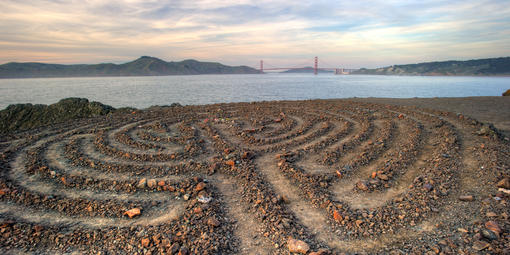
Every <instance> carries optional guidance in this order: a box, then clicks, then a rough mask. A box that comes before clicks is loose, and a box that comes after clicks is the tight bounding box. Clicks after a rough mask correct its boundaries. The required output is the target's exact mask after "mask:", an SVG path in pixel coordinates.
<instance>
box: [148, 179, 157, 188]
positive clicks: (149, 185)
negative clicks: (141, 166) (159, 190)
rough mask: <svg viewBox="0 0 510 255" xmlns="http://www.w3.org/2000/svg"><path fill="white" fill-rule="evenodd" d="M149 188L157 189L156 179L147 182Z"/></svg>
mask: <svg viewBox="0 0 510 255" xmlns="http://www.w3.org/2000/svg"><path fill="white" fill-rule="evenodd" d="M147 186H148V187H149V188H155V187H156V179H149V180H148V181H147Z"/></svg>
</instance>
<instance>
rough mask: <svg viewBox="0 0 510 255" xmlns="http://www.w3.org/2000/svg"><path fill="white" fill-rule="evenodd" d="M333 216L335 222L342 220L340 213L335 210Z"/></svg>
mask: <svg viewBox="0 0 510 255" xmlns="http://www.w3.org/2000/svg"><path fill="white" fill-rule="evenodd" d="M333 218H334V219H335V221H336V222H341V221H342V220H344V217H343V216H342V214H340V213H339V212H338V211H337V210H335V211H334V212H333Z"/></svg>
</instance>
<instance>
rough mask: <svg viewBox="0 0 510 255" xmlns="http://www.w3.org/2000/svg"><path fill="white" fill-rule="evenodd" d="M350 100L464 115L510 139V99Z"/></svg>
mask: <svg viewBox="0 0 510 255" xmlns="http://www.w3.org/2000/svg"><path fill="white" fill-rule="evenodd" d="M349 100H353V101H358V102H372V103H379V104H393V105H406V106H416V107H420V108H425V109H426V108H428V109H436V110H441V111H447V112H453V113H462V114H464V115H466V116H469V117H472V118H475V119H477V120H479V121H482V122H486V123H492V124H494V126H495V127H496V128H497V129H499V130H500V131H502V132H503V133H504V134H505V136H506V137H510V97H503V96H500V97H441V98H353V99H349Z"/></svg>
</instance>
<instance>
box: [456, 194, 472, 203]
mask: <svg viewBox="0 0 510 255" xmlns="http://www.w3.org/2000/svg"><path fill="white" fill-rule="evenodd" d="M459 200H460V201H464V202H471V201H473V200H474V198H473V196H471V195H464V196H460V197H459Z"/></svg>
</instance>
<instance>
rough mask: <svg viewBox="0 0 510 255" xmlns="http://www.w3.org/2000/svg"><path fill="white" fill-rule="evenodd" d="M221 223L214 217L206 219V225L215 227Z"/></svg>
mask: <svg viewBox="0 0 510 255" xmlns="http://www.w3.org/2000/svg"><path fill="white" fill-rule="evenodd" d="M220 224H221V223H220V221H219V220H217V219H216V218H215V217H210V218H209V219H208V220H207V225H209V226H213V227H217V226H219V225H220Z"/></svg>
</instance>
